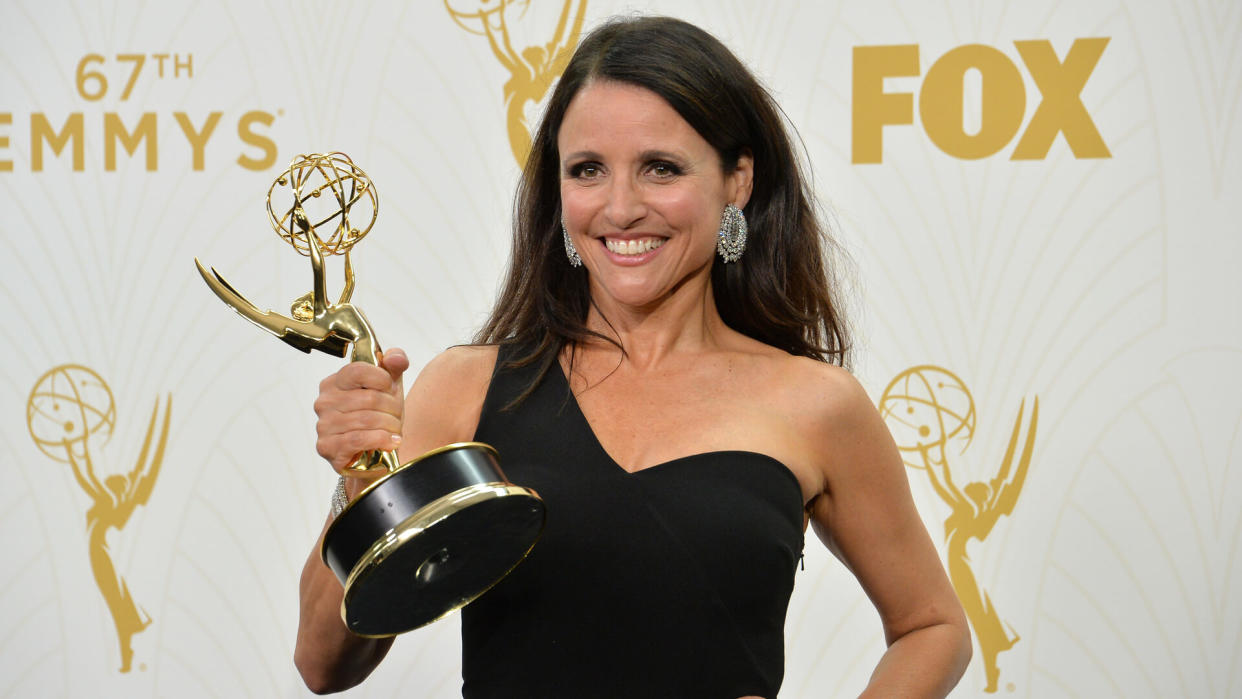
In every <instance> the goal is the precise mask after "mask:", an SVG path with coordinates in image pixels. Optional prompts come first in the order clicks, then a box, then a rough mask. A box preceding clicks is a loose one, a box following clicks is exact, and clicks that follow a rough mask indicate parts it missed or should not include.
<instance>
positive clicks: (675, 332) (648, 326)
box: [580, 275, 729, 369]
mask: <svg viewBox="0 0 1242 699" xmlns="http://www.w3.org/2000/svg"><path fill="white" fill-rule="evenodd" d="M592 301H593V303H592V304H591V310H590V312H589V313H588V314H587V322H586V325H587V328H588V329H590V330H593V331H595V332H598V333H600V334H601V335H603V336H604V337H607V338H611V339H613V340H616V341H617V342H618V343H619V344H620V345H621V347H623V348H624V349H625V361H626V362H627V363H629V364H631V365H632V366H633V367H634V368H637V369H646V368H651V367H654V366H656V365H657V364H659V363H660V362H661V360H663V359H664V358H665V357H668V356H669V355H671V354H681V353H700V352H703V351H708V350H711V349H712V348H714V347H718V346H719V345H720V343H721V340H722V339H723V336H724V334H725V333H727V332H729V329H728V327H727V326H726V325H725V323H724V320H723V319H722V318H721V317H720V312H719V311H717V309H716V301H715V297H714V296H713V294H712V285H711V278H710V277H708V276H707V275H704V276H703V277H702V278H700V279H694V278H692V279H688V280H686V281H685V282H684V283H683V284H680V285H679V286H678V288H676V289H674V290H673V291H672V292H671V293H669V294H668V295H666V296H664V297H663V298H661V299H659V300H658V301H655V302H653V303H651V304H647V305H644V306H630V305H626V304H622V303H619V302H617V301H616V300H615V299H612V298H610V297H608V296H607V295H605V294H601V293H598V290H596V289H592ZM580 349H581V350H586V351H595V350H603V351H612V352H615V351H617V350H616V348H615V346H613V345H612V344H611V343H608V342H602V341H597V342H591V343H589V344H588V346H587V347H582V348H580Z"/></svg>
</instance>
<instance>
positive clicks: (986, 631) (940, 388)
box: [879, 365, 1039, 692]
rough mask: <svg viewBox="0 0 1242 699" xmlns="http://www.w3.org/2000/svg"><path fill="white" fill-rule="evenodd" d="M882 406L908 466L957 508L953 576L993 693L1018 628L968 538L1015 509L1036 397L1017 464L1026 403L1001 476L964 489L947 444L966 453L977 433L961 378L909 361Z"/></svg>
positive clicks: (950, 521)
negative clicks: (1005, 620)
mask: <svg viewBox="0 0 1242 699" xmlns="http://www.w3.org/2000/svg"><path fill="white" fill-rule="evenodd" d="M879 408H880V413H881V414H882V415H883V416H884V421H885V423H887V425H888V428H889V430H890V431H891V432H892V433H893V437H894V439H895V440H896V442H897V448H898V449H899V450H900V451H901V455H902V459H903V460H904V461H905V464H906V466H908V467H910V468H914V469H918V470H920V471H923V472H925V473H926V474H927V478H928V480H930V481H931V485H932V488H933V489H934V490H935V491H936V494H937V495H939V496H940V499H941V500H944V501H945V503H946V504H947V505H948V506H949V507H950V508H952V512H951V513H950V514H949V517H948V518H947V519H945V521H944V537H945V543H946V544H947V545H948V552H947V559H948V569H949V579H950V581H952V583H953V589H954V590H955V591H956V592H957V596H958V599H960V600H961V602H962V607H963V608H965V610H966V616H967V617H968V618H969V619H970V625H971V626H972V627H973V628H974V630H975V636H977V637H978V639H979V650H980V653H981V654H982V656H983V662H984V670H985V672H986V673H987V687H986V688H985V689H984V691H985V692H995V691H996V689H997V683H998V680H999V679H1000V668H999V667H998V666H997V664H996V658H997V656H998V655H999V654H1000V653H1001V652H1002V651H1006V650H1009V649H1010V648H1012V647H1013V645H1014V644H1015V643H1017V642H1018V634H1017V632H1014V631H1013V627H1012V626H1011V627H1010V628H1009V631H1008V632H1007V631H1006V630H1005V628H1004V626H1008V624H1004V625H1002V623H1001V618H1000V615H999V614H997V612H996V609H995V608H994V607H993V606H992V600H991V598H990V597H989V596H988V593H987V592H986V591H984V590H983V588H982V587H980V585H979V582H978V580H977V579H976V578H975V574H974V572H973V571H972V570H971V569H970V556H969V555H968V554H967V552H966V544H967V542H969V541H970V540H971V539H976V540H978V541H980V542H982V541H983V540H984V539H986V538H987V537H988V534H990V533H991V532H992V528H993V527H994V526H996V522H997V520H999V519H1000V516H1001V515H1008V514H1011V513H1012V512H1013V507H1014V505H1015V504H1016V503H1017V501H1018V495H1019V494H1020V493H1021V492H1022V485H1023V483H1024V482H1025V480H1026V471H1027V468H1028V467H1029V466H1030V465H1031V451H1032V450H1033V449H1034V447H1035V428H1036V424H1037V422H1038V419H1039V397H1038V396H1036V398H1035V400H1034V401H1033V404H1032V406H1031V421H1030V425H1029V426H1028V427H1027V431H1026V439H1025V441H1024V442H1023V445H1022V453H1021V455H1020V456H1018V457H1017V464H1016V467H1015V463H1014V455H1015V453H1016V452H1017V447H1018V441H1019V436H1020V435H1021V433H1022V417H1023V414H1024V412H1025V409H1026V401H1023V402H1022V405H1021V406H1019V408H1018V417H1017V418H1016V419H1015V420H1014V423H1013V432H1012V433H1011V434H1010V436H1009V446H1008V448H1007V449H1006V450H1005V456H1004V458H1003V459H1001V464H1000V468H999V469H997V471H996V477H995V478H992V479H991V480H988V481H987V482H984V481H974V482H971V483H967V484H966V485H964V486H962V487H960V488H959V487H958V486H957V484H956V483H955V482H954V479H953V474H952V467H951V465H950V463H949V458H948V453H947V450H948V449H949V448H950V447H957V448H958V451H959V453H960V452H964V451H965V450H966V447H968V446H969V445H970V440H971V438H972V437H973V436H974V432H975V399H974V397H972V396H971V395H970V390H969V389H967V388H966V384H965V383H963V382H962V380H961V379H960V378H958V377H957V376H956V375H954V374H953V372H951V371H949V370H947V369H943V368H941V367H937V366H929V365H924V366H916V367H912V368H910V369H907V370H905V371H903V372H901V373H900V374H898V375H897V377H896V378H894V379H893V380H892V382H891V383H889V385H888V388H885V389H884V394H883V395H882V396H881V397H880V403H879ZM959 475H960V472H959ZM1011 632H1012V633H1011Z"/></svg>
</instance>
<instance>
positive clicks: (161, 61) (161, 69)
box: [151, 53, 169, 78]
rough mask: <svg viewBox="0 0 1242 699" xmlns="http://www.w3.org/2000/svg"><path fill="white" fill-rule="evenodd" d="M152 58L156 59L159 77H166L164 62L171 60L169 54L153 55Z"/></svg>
mask: <svg viewBox="0 0 1242 699" xmlns="http://www.w3.org/2000/svg"><path fill="white" fill-rule="evenodd" d="M151 58H154V59H155V67H156V68H158V69H159V73H158V75H159V77H161V78H162V77H164V61H166V60H168V58H169V56H168V54H166V53H153V54H151Z"/></svg>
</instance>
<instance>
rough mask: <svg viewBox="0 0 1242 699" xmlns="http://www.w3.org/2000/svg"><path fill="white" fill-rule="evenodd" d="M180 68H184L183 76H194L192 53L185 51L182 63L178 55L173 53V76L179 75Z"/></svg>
mask: <svg viewBox="0 0 1242 699" xmlns="http://www.w3.org/2000/svg"><path fill="white" fill-rule="evenodd" d="M182 68H185V77H187V78H192V77H194V54H191V53H187V54H186V55H185V62H184V63H182V62H181V56H180V55H178V54H173V77H174V78H178V77H181V69H182Z"/></svg>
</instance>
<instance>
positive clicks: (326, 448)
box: [315, 347, 410, 473]
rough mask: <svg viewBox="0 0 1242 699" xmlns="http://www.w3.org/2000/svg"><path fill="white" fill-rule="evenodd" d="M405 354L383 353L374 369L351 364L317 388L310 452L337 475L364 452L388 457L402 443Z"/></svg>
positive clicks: (364, 364)
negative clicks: (314, 453)
mask: <svg viewBox="0 0 1242 699" xmlns="http://www.w3.org/2000/svg"><path fill="white" fill-rule="evenodd" d="M409 366H410V360H409V359H408V358H406V356H405V352H403V351H401V350H400V349H398V348H396V347H393V348H390V349H388V350H386V351H385V352H384V353H383V355H382V357H381V359H380V364H379V366H375V365H373V364H367V363H366V362H352V363H350V364H347V365H346V366H344V367H342V368H341V370H340V371H338V372H336V373H335V374H333V375H331V376H329V377H328V378H326V379H324V380H323V381H321V382H320V383H319V397H318V398H316V399H315V414H316V415H318V416H319V421H318V422H317V423H316V424H315V430H316V432H317V433H318V439H317V440H316V441H315V449H316V451H318V452H319V455H320V456H322V457H323V458H324V459H327V461H328V463H329V464H331V465H332V470H334V471H336V472H338V473H340V472H341V471H342V470H343V469H345V468H348V467H349V465H350V464H352V463H353V462H354V461H355V460H356V459H357V458H358V455H359V454H361V453H362V452H364V451H387V450H390V449H396V448H397V445H398V444H400V443H401V427H402V418H403V415H404V402H405V392H404V390H402V382H401V375H402V374H403V373H405V370H406V369H408V368H409Z"/></svg>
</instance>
